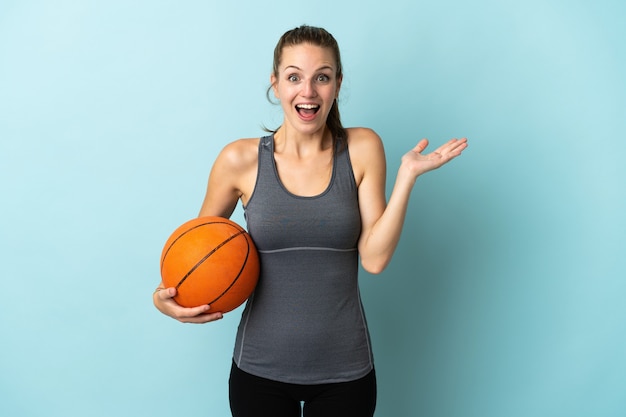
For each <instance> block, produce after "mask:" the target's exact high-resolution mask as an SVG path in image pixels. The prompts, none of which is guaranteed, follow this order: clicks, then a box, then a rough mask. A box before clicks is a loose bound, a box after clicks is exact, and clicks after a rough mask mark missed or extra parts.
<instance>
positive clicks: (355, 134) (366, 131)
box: [346, 127, 382, 149]
mask: <svg viewBox="0 0 626 417" xmlns="http://www.w3.org/2000/svg"><path fill="white" fill-rule="evenodd" d="M346 131H347V132H348V146H349V147H350V148H359V149H360V148H362V147H377V146H382V141H381V139H380V136H378V134H377V133H376V132H375V131H374V130H372V129H370V128H367V127H349V128H347V129H346Z"/></svg>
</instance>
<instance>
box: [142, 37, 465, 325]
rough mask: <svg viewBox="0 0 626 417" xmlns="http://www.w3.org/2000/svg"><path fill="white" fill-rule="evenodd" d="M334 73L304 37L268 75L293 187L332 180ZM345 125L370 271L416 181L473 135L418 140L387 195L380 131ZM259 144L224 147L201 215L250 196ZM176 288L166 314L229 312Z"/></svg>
mask: <svg viewBox="0 0 626 417" xmlns="http://www.w3.org/2000/svg"><path fill="white" fill-rule="evenodd" d="M335 73H336V63H335V60H334V57H333V54H332V51H331V50H329V49H324V48H321V47H318V46H315V45H311V44H306V43H305V44H300V45H296V46H290V47H286V48H284V49H283V55H282V62H281V63H280V65H279V74H278V75H277V76H276V75H274V74H272V75H271V77H270V81H271V83H272V88H273V91H274V95H275V96H276V98H277V99H278V100H280V103H281V106H282V109H283V113H284V121H283V124H282V126H281V127H280V128H279V129H278V131H277V132H276V134H275V136H274V138H275V155H274V157H275V160H276V165H277V168H278V174H279V177H280V179H281V181H282V183H283V185H284V186H285V187H286V188H287V189H288V190H289V191H290V192H292V193H293V194H296V195H301V196H315V195H318V194H320V193H321V192H323V191H324V190H325V189H326V188H327V186H328V183H329V181H330V177H331V173H332V157H333V153H332V137H331V135H330V132H329V131H328V130H327V129H326V119H327V116H328V113H329V111H330V109H331V106H332V104H333V102H334V100H335V99H336V98H337V96H338V95H339V91H340V88H341V81H342V80H341V79H337V78H336V77H335ZM303 104H304V105H308V106H309V107H310V106H316V107H318V110H317V112H315V113H314V114H312V112H306V113H307V114H305V113H303V112H298V109H297V106H298V105H303ZM347 132H348V139H347V142H348V147H349V149H350V160H351V163H352V167H353V170H354V176H355V179H356V183H357V186H358V195H359V210H360V214H361V219H362V225H361V227H362V232H361V236H360V238H359V242H358V250H359V256H360V259H361V265H362V266H363V268H364V269H365V270H366V271H368V272H370V273H373V274H378V273H380V272H382V271H383V270H384V269H385V267H386V266H387V265H388V263H389V262H390V261H391V258H392V255H393V253H394V251H395V249H396V246H397V244H398V241H399V239H400V234H401V231H402V226H403V224H404V219H405V217H406V212H407V207H408V203H409V198H410V195H411V191H412V189H413V185H414V184H415V181H416V180H417V178H418V177H419V176H420V175H422V174H424V173H426V172H429V171H432V170H434V169H437V168H439V167H441V166H442V165H444V164H446V163H447V162H449V161H450V160H452V159H454V158H455V157H457V156H459V155H461V153H462V151H463V150H464V149H465V148H466V147H467V139H465V138H462V139H451V140H450V141H448V142H447V143H445V144H443V145H442V146H440V147H439V148H437V149H436V150H435V151H433V152H431V153H424V150H425V149H426V147H427V146H428V140H427V139H422V140H420V141H419V142H418V143H417V145H416V146H415V147H414V148H413V149H411V150H410V151H408V152H407V153H406V154H405V155H404V156H403V157H402V161H401V164H400V167H399V169H398V173H397V176H396V181H395V185H394V187H393V190H392V193H391V195H390V198H389V201H388V202H387V201H386V197H385V183H386V160H385V153H384V148H383V143H382V141H381V139H380V137H379V136H378V135H377V134H376V133H375V132H374V131H373V130H371V129H366V128H349V129H347ZM258 145H259V138H251V139H240V140H237V141H235V142H232V143H230V144H228V145H226V146H225V147H224V149H223V150H222V151H221V153H220V154H219V155H218V157H217V159H216V161H215V163H214V165H213V167H212V169H211V173H210V175H209V181H208V185H207V190H206V196H205V198H204V202H203V203H202V207H201V209H200V213H199V215H200V216H221V217H226V218H229V217H230V215H231V214H232V213H233V210H234V209H235V207H236V205H237V203H238V201H241V202H242V204H243V205H246V204H247V202H248V200H249V199H250V196H251V195H252V192H253V190H254V184H255V181H256V174H257V164H258ZM162 286H163V284H162V283H161V287H162ZM175 295H176V289H175V288H167V289H160V290H157V291H155V293H154V296H153V300H154V304H155V306H156V307H157V308H158V309H159V310H160V311H161V312H162V313H163V314H166V315H168V316H170V317H172V318H174V319H176V320H179V321H181V322H186V323H207V322H210V321H214V320H219V319H221V318H222V317H223V316H222V313H221V312H210V306H206V305H205V306H200V307H195V308H184V307H181V306H179V305H178V304H177V303H176V302H175V301H174V300H173V297H174V296H175Z"/></svg>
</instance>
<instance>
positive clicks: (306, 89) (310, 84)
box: [300, 79, 317, 97]
mask: <svg viewBox="0 0 626 417" xmlns="http://www.w3.org/2000/svg"><path fill="white" fill-rule="evenodd" d="M300 94H301V95H302V97H315V96H316V95H317V91H316V90H315V85H314V80H312V79H311V80H307V81H305V82H303V83H302V91H301V92H300Z"/></svg>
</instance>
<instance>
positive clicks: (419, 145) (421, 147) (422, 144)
mask: <svg viewBox="0 0 626 417" xmlns="http://www.w3.org/2000/svg"><path fill="white" fill-rule="evenodd" d="M427 146H428V139H426V138H424V139H422V140H420V141H419V142H417V145H415V147H414V148H413V149H412V151H413V152H417V153H421V152H422V151H423V150H424V149H426V147H427Z"/></svg>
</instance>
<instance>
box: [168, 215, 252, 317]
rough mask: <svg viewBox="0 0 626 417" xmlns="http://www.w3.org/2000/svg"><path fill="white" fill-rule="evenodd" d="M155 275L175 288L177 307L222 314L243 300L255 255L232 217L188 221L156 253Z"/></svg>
mask: <svg viewBox="0 0 626 417" xmlns="http://www.w3.org/2000/svg"><path fill="white" fill-rule="evenodd" d="M161 278H162V279H163V284H164V285H165V287H166V288H169V287H176V290H177V294H176V296H175V297H174V300H175V301H176V302H177V303H178V304H180V305H181V306H183V307H197V306H200V305H204V304H209V305H210V306H211V312H222V313H227V312H229V311H232V310H234V309H235V308H237V307H239V306H240V305H241V304H243V302H244V301H246V300H247V299H248V297H249V296H250V295H251V294H252V292H253V291H254V287H255V286H256V283H257V281H258V279H259V255H258V253H257V251H256V247H255V246H254V243H253V242H252V239H251V238H250V235H248V233H247V232H246V231H245V229H243V228H242V227H241V226H239V225H238V224H237V223H235V222H233V221H232V220H229V219H226V218H223V217H214V216H206V217H199V218H196V219H192V220H190V221H188V222H186V223H184V224H183V225H181V226H180V227H178V228H177V229H176V230H175V231H174V233H172V234H171V236H170V237H169V239H168V240H167V242H166V243H165V246H164V247H163V252H162V254H161Z"/></svg>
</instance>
